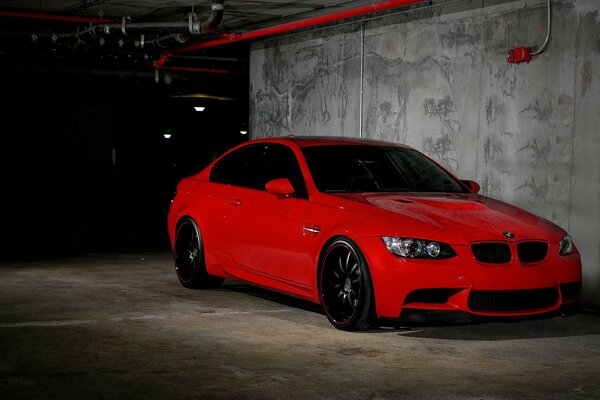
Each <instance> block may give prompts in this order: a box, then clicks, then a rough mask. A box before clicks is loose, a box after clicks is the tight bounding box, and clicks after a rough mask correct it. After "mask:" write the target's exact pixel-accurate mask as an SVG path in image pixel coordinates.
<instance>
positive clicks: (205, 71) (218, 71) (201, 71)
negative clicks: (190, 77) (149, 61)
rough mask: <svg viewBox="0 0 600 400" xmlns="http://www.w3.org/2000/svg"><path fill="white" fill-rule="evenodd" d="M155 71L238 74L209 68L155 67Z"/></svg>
mask: <svg viewBox="0 0 600 400" xmlns="http://www.w3.org/2000/svg"><path fill="white" fill-rule="evenodd" d="M156 68H157V69H161V70H167V71H184V72H200V73H212V74H237V73H239V72H235V71H228V70H226V69H211V68H193V67H168V66H162V65H161V66H156Z"/></svg>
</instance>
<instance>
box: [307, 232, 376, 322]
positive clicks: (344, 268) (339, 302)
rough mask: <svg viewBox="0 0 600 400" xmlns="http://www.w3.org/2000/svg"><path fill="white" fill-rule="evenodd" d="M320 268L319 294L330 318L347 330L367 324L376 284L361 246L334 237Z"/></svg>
mask: <svg viewBox="0 0 600 400" xmlns="http://www.w3.org/2000/svg"><path fill="white" fill-rule="evenodd" d="M320 271H321V272H320V277H319V278H320V279H319V295H320V298H321V304H322V306H323V309H324V311H325V314H326V315H327V318H328V319H329V322H331V324H332V325H333V326H334V327H336V328H337V329H341V330H345V331H353V330H363V329H366V328H368V327H369V322H370V321H369V320H370V318H371V314H372V313H371V310H372V309H373V305H374V303H373V294H372V293H373V286H372V283H371V276H370V273H369V268H368V266H367V262H366V260H365V258H364V256H363V254H362V252H361V251H360V249H359V248H358V246H357V245H356V244H355V243H354V242H353V241H351V240H350V239H347V238H340V239H337V240H335V241H334V242H332V243H331V244H330V245H329V247H328V248H327V250H326V252H325V256H324V257H323V260H322V264H321V270H320Z"/></svg>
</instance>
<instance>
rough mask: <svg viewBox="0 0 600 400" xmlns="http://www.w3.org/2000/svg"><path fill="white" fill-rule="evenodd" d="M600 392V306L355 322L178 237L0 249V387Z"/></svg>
mask: <svg viewBox="0 0 600 400" xmlns="http://www.w3.org/2000/svg"><path fill="white" fill-rule="evenodd" d="M75 398H77V399H137V398H140V399H141V398H143V399H286V400H291V399H486V400H488V399H600V316H599V315H598V314H594V313H584V312H581V313H579V314H576V315H574V316H570V317H566V318H561V317H554V318H549V319H543V320H535V321H525V322H513V323H508V322H502V323H501V322H494V323H479V324H473V325H463V326H431V327H413V328H412V329H400V330H393V329H377V330H371V331H367V332H362V333H347V332H341V331H337V330H335V329H334V328H333V327H331V326H330V325H329V323H328V322H327V319H326V318H325V316H324V315H323V314H322V313H321V311H320V308H319V307H318V306H316V305H312V304H309V303H305V302H302V301H298V300H295V299H291V298H288V297H285V296H281V295H277V294H273V293H269V292H266V291H263V290H259V289H256V288H252V287H250V286H247V285H243V284H240V283H237V282H232V281H226V282H225V284H224V286H223V287H222V288H221V289H217V290H211V291H194V290H188V289H185V288H183V287H182V286H180V285H179V282H178V281H177V279H176V276H175V272H174V270H173V265H172V261H171V257H170V254H169V253H168V251H136V252H132V253H129V254H111V255H103V254H95V255H86V256H81V257H70V258H61V259H54V260H46V261H27V262H25V261H18V262H15V261H12V262H0V399H2V400H8V399H75Z"/></svg>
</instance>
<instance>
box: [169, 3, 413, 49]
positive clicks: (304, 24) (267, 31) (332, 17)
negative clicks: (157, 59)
mask: <svg viewBox="0 0 600 400" xmlns="http://www.w3.org/2000/svg"><path fill="white" fill-rule="evenodd" d="M422 1H424V0H387V1H385V2H383V3H377V4H371V5H368V6H362V7H357V8H353V9H350V10H344V11H339V12H336V13H332V14H327V15H322V16H318V17H313V18H307V19H303V20H299V21H294V22H290V23H286V24H281V25H276V26H272V27H269V28H263V29H258V30H255V31H250V32H245V33H241V34H229V35H226V36H225V37H222V38H220V39H215V40H209V41H206V42H202V43H197V44H193V45H190V46H185V47H181V48H179V49H175V50H173V51H172V52H171V53H172V54H181V53H189V52H193V51H196V50H201V49H206V48H210V47H217V46H221V45H225V44H229V43H234V42H240V41H243V40H250V39H257V38H261V37H265V36H271V35H277V34H280V33H284V32H289V31H293V30H298V29H303V28H309V27H313V26H316V25H321V24H325V23H328V22H334V21H338V20H341V19H347V18H352V17H358V16H360V15H364V14H371V13H375V12H378V11H384V10H388V9H391V8H396V7H400V6H405V5H409V4H412V3H420V2H422Z"/></svg>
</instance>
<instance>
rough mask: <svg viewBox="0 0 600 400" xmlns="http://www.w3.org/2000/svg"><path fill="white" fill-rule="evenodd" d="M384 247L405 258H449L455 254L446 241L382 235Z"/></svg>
mask: <svg viewBox="0 0 600 400" xmlns="http://www.w3.org/2000/svg"><path fill="white" fill-rule="evenodd" d="M381 240H383V243H384V244H385V247H387V249H388V250H389V251H391V252H392V253H393V254H395V255H397V256H400V257H405V258H436V259H437V258H450V257H454V256H456V253H455V252H454V250H452V247H450V245H448V244H446V243H441V242H434V241H431V240H424V239H415V238H401V237H393V236H384V237H382V238H381Z"/></svg>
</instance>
